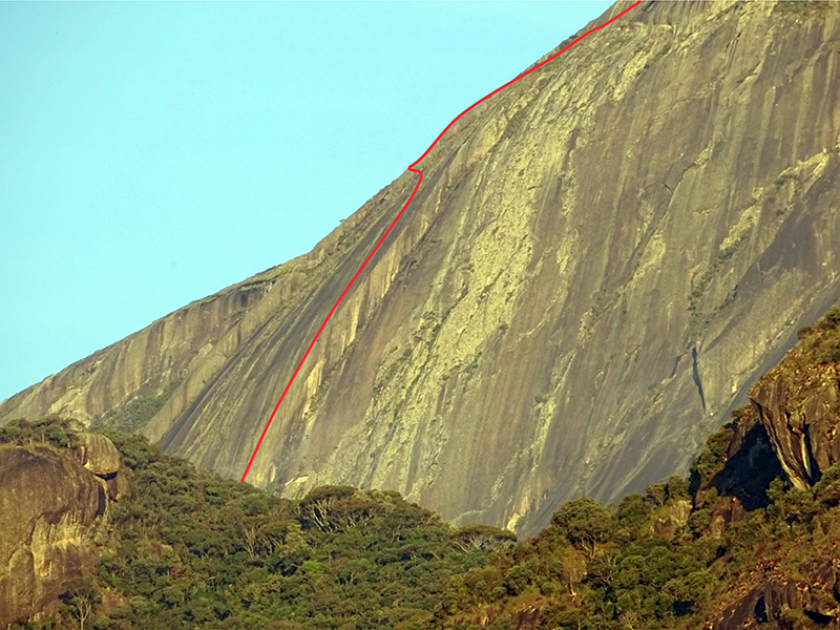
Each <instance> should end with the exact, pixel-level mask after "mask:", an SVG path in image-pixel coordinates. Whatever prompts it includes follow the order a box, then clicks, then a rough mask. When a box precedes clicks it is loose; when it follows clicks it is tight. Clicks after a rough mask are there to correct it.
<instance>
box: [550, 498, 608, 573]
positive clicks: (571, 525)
mask: <svg viewBox="0 0 840 630" xmlns="http://www.w3.org/2000/svg"><path fill="white" fill-rule="evenodd" d="M551 522H552V523H553V524H554V525H556V526H557V527H559V528H560V530H561V531H562V532H563V533H564V534H565V535H566V538H567V539H568V540H569V542H570V543H572V545H574V546H576V547H578V548H579V549H582V550H583V551H585V552H586V554H587V555H588V556H589V558H590V559H592V557H593V556H594V552H595V545H596V544H598V543H602V542H605V541H606V540H608V539H609V535H610V533H611V530H612V525H613V523H612V519H611V518H610V515H609V513H608V512H607V510H605V509H604V508H603V507H602V506H601V505H600V504H599V503H598V502H596V501H593V500H592V499H590V498H589V497H581V498H580V499H575V500H574V501H570V502H569V503H566V504H565V505H564V506H563V507H561V508H560V509H559V510H557V511H556V512H555V513H554V515H553V516H552V517H551Z"/></svg>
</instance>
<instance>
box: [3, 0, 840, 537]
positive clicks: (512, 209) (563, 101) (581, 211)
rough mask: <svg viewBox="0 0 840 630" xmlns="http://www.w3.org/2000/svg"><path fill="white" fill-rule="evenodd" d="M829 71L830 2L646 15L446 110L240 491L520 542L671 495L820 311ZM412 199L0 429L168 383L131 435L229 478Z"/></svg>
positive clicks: (666, 5) (389, 205) (208, 307)
mask: <svg viewBox="0 0 840 630" xmlns="http://www.w3.org/2000/svg"><path fill="white" fill-rule="evenodd" d="M627 6H629V3H627V2H622V3H619V4H617V5H616V6H614V7H613V8H611V9H610V10H609V11H608V13H607V14H606V15H605V16H603V17H602V18H601V19H599V20H598V21H597V22H598V23H602V22H603V21H605V20H606V19H608V18H609V17H612V16H614V15H616V14H617V13H618V12H619V11H620V10H622V9H624V8H626V7H627ZM594 25H595V24H592V25H590V27H591V26H594ZM838 47H840V4H838V3H830V2H825V3H786V4H780V3H775V2H679V3H671V2H656V3H652V2H645V3H643V4H641V5H639V6H638V7H636V8H635V9H633V10H632V11H631V12H629V13H628V14H627V15H625V16H623V17H622V18H620V19H619V20H617V21H616V22H614V23H613V24H611V25H610V26H609V27H607V28H605V29H602V30H600V31H598V32H596V33H595V34H593V35H592V36H590V37H587V38H586V39H584V40H582V41H581V42H579V43H578V44H576V45H575V46H574V47H572V48H571V49H569V50H568V51H567V52H565V53H564V54H562V55H561V56H559V57H558V58H557V59H555V60H553V61H552V62H550V63H548V64H547V65H545V66H543V67H542V68H540V69H538V70H537V71H535V72H533V73H532V74H529V75H528V76H526V77H525V78H523V79H522V80H521V81H519V82H517V83H515V84H513V85H512V86H511V87H509V88H507V89H505V90H503V91H502V92H500V93H499V94H497V95H496V96H494V97H493V98H491V99H489V100H487V101H486V102H484V103H482V104H481V105H480V106H478V107H476V108H475V109H473V110H472V111H470V112H469V113H468V114H467V115H465V116H464V117H463V118H461V119H460V120H459V121H458V122H457V123H455V124H454V125H453V126H452V128H451V129H450V130H449V131H448V132H447V134H446V135H445V136H443V138H442V139H441V141H440V142H439V143H438V144H437V145H436V146H435V147H434V148H433V149H432V150H431V151H430V152H429V154H428V155H427V156H426V158H424V160H423V162H422V163H421V164H420V168H421V169H422V170H423V172H424V178H423V183H422V185H421V187H420V189H419V191H418V193H417V195H416V196H415V198H414V200H413V202H412V204H411V206H409V208H408V209H407V210H406V212H405V215H404V216H403V218H402V219H401V220H400V222H399V223H398V224H397V226H396V227H395V228H394V230H393V232H391V234H390V235H389V237H388V239H387V240H386V241H385V243H384V244H383V245H382V247H381V248H380V249H379V250H378V251H377V253H376V255H375V256H374V257H373V258H372V259H371V262H370V264H369V265H368V266H367V267H366V269H365V270H364V272H362V273H361V275H360V276H359V279H358V281H357V282H356V284H355V285H354V286H353V287H352V288H351V289H350V290H349V291H348V292H347V295H346V297H345V298H344V301H343V302H342V304H341V306H340V307H339V308H338V309H337V310H336V311H335V314H334V315H333V317H332V319H331V320H330V323H329V325H328V326H327V327H326V328H325V329H324V332H323V334H322V335H321V337H320V339H319V340H318V342H317V343H316V344H315V346H314V347H313V349H312V352H311V354H310V355H309V358H308V359H307V362H306V363H305V364H304V365H303V367H302V369H301V371H300V373H299V375H298V378H297V380H296V382H295V383H294V384H293V385H292V386H291V388H290V389H289V391H288V394H287V395H286V397H285V399H284V401H283V404H282V405H281V407H280V408H279V410H278V412H277V415H276V417H275V419H274V421H273V424H272V426H271V428H270V430H269V431H268V433H267V434H266V436H265V439H264V441H263V443H262V448H261V450H260V452H259V454H258V455H257V457H256V459H255V461H254V465H253V467H252V469H251V472H250V474H249V477H248V479H249V481H251V482H252V483H255V484H257V485H261V486H264V485H267V484H269V483H271V484H272V485H273V486H275V487H277V488H279V489H280V491H281V492H282V493H283V494H285V495H286V496H302V495H303V494H305V493H306V492H307V491H308V490H309V489H311V488H313V487H315V486H318V485H324V484H334V485H335V484H341V485H352V486H361V487H377V488H383V489H393V490H398V491H400V492H401V493H402V494H403V495H404V496H406V497H407V498H409V499H410V500H412V501H416V502H419V503H422V504H423V505H425V506H428V507H429V508H432V509H434V510H436V511H438V512H439V513H440V514H441V515H442V516H443V517H444V518H446V519H450V520H453V521H456V522H459V523H469V522H484V523H490V524H495V525H497V526H511V527H513V526H516V527H517V528H518V530H519V531H518V533H520V534H526V535H527V534H530V533H533V532H535V531H537V530H538V529H539V528H540V527H542V526H543V525H545V524H546V523H547V522H548V520H549V518H550V515H551V513H552V512H553V511H554V510H555V509H556V507H557V506H558V505H559V504H560V503H561V502H563V501H564V500H567V499H571V498H574V497H576V496H579V495H581V494H586V495H588V496H592V497H594V498H596V499H599V500H614V499H617V498H619V497H621V496H622V495H624V494H627V493H630V492H641V491H643V490H644V488H645V487H646V486H647V485H648V484H649V483H650V482H652V481H660V480H662V479H664V478H666V477H667V476H668V475H669V474H672V473H684V472H685V471H686V470H687V468H688V465H689V462H690V460H691V458H692V457H693V456H694V455H695V454H696V452H697V451H698V450H699V448H700V446H701V440H702V439H703V436H705V435H706V434H707V433H708V432H709V431H710V430H711V429H712V428H713V427H715V426H719V425H721V424H723V422H724V421H725V420H726V419H727V418H728V416H729V412H730V410H731V409H732V408H734V407H735V406H740V404H742V403H744V402H746V399H747V392H748V390H749V388H750V387H752V385H753V383H754V382H755V381H756V379H757V378H758V377H759V376H760V375H762V374H764V373H765V372H766V371H767V370H768V369H769V368H770V367H771V366H772V365H775V364H776V363H777V362H778V361H779V359H781V357H782V356H783V355H784V353H785V351H786V350H787V349H788V348H790V347H791V346H792V345H793V343H794V342H795V340H796V330H797V328H799V327H800V326H802V325H803V324H805V323H810V322H812V321H813V320H814V319H816V318H817V316H818V315H819V314H821V313H823V312H824V311H825V310H826V308H827V307H828V306H829V305H830V304H831V303H833V302H835V301H836V300H837V299H838V298H840V212H837V208H838V207H840V98H839V97H838V95H840V63H838V57H837V50H838ZM478 96H480V95H477V97H478ZM430 140H431V138H430ZM325 177H326V178H327V179H328V178H329V175H325ZM415 181H416V179H415V176H414V175H413V174H411V173H408V172H406V173H404V174H403V175H401V176H400V177H399V178H397V179H396V180H395V181H394V182H393V183H392V184H391V185H389V186H387V187H386V188H384V189H383V190H381V191H380V192H379V193H377V194H376V195H375V196H374V197H373V198H372V199H371V200H370V201H369V202H367V203H366V204H365V205H364V206H363V207H362V208H361V209H360V210H359V211H358V212H356V213H355V214H353V215H352V216H350V217H349V218H348V219H347V220H346V221H344V222H343V223H342V224H341V225H340V226H339V227H338V228H337V229H336V230H335V231H334V232H333V233H332V234H330V235H329V236H328V237H326V238H325V239H324V240H323V241H322V242H321V243H320V244H319V245H318V246H317V247H316V248H315V249H314V250H313V251H312V252H311V253H309V254H307V255H305V256H301V257H299V258H297V259H295V260H293V261H290V262H288V263H286V264H284V265H281V266H279V267H276V268H274V269H270V270H268V271H266V272H263V273H261V274H259V275H257V276H255V277H254V278H251V279H250V280H247V281H245V282H243V283H240V284H238V285H236V286H234V287H231V288H229V289H226V290H224V291H221V292H220V293H218V294H217V295H214V296H211V297H209V298H206V299H205V300H201V301H199V302H195V303H193V304H190V305H188V306H186V307H184V308H183V309H180V310H179V311H177V312H176V313H173V314H171V315H169V316H167V317H165V318H163V319H161V320H159V321H157V322H155V323H153V324H152V325H150V326H149V327H148V328H146V329H145V330H143V331H140V332H138V333H136V334H135V335H132V336H130V337H127V338H126V339H124V340H122V341H120V342H118V343H116V344H114V345H113V346H111V347H110V348H106V349H105V350H102V351H100V352H98V353H96V354H94V355H93V356H91V357H89V358H88V359H85V360H83V361H80V362H79V363H76V364H74V365H73V366H70V367H69V368H68V369H67V370H65V371H63V372H61V373H59V374H57V375H55V376H53V377H50V378H49V379H47V380H45V381H44V382H43V383H40V384H38V385H36V386H34V387H32V388H29V389H28V390H26V391H24V392H21V393H20V394H18V395H17V396H15V397H13V398H11V399H9V400H8V401H6V402H5V403H4V404H3V405H2V406H0V418H15V417H21V416H23V417H30V418H36V417H40V416H41V415H43V414H45V413H47V412H61V411H64V412H66V413H69V414H72V415H74V416H75V417H79V418H81V419H84V420H89V419H92V418H93V417H95V416H98V415H103V414H105V413H106V412H108V411H109V410H112V409H114V408H116V407H118V406H120V405H124V404H125V403H126V401H128V400H130V399H132V397H135V396H138V395H141V394H148V395H156V394H159V393H161V392H162V391H164V390H165V389H166V387H167V385H168V384H170V383H174V382H180V385H179V387H178V389H177V390H176V391H175V392H174V393H173V394H172V396H171V397H170V398H169V399H168V401H167V402H166V404H165V405H164V406H163V408H162V409H161V410H160V411H159V412H157V414H156V415H155V416H154V418H152V419H151V421H150V422H149V424H148V425H147V426H145V428H144V429H143V432H144V433H145V434H146V435H148V436H149V437H150V438H152V439H154V440H157V441H159V442H160V443H161V444H162V445H163V446H164V447H165V448H166V449H168V450H170V451H173V452H176V453H178V454H181V455H185V456H187V457H188V458H190V459H191V460H192V461H193V462H195V463H196V464H198V465H201V466H205V467H212V468H215V469H216V470H218V471H220V472H222V473H223V474H226V475H229V476H232V477H236V478H238V477H239V476H241V475H242V473H243V471H244V469H245V465H246V464H247V462H248V460H249V458H250V456H251V452H252V450H253V448H254V446H255V445H256V443H257V439H258V438H259V436H260V433H261V432H262V430H263V427H264V425H265V423H266V421H267V419H268V417H269V415H270V413H271V411H272V409H273V408H274V405H275V404H276V402H277V399H278V397H279V395H280V393H281V392H282V391H283V390H284V388H285V386H286V383H287V382H288V380H289V378H290V376H291V375H292V373H293V372H294V370H295V368H296V367H297V363H298V361H299V359H300V357H302V356H303V353H304V351H305V350H306V348H307V346H308V345H309V343H310V341H311V339H312V338H313V336H314V335H315V333H316V331H317V330H318V329H319V327H320V326H321V322H323V321H324V318H325V317H326V315H327V314H328V313H329V311H330V309H331V308H332V306H333V304H334V303H335V301H336V299H337V298H338V296H339V295H340V294H341V293H342V291H343V290H344V288H345V287H346V286H347V283H348V282H349V280H350V279H351V278H352V277H353V276H354V274H355V273H356V271H357V269H358V268H359V265H360V264H361V262H362V261H364V260H365V258H366V257H367V255H368V253H369V252H370V250H371V248H372V247H373V245H374V244H375V243H376V242H377V240H378V239H379V237H380V235H381V234H382V233H383V232H384V230H385V229H386V228H387V226H388V225H389V224H390V223H391V221H392V220H393V217H394V216H395V215H396V213H397V212H398V211H399V209H400V208H401V207H402V204H403V202H404V201H405V200H406V199H407V197H408V195H409V194H410V191H411V190H412V189H413V187H414V183H415ZM795 446H796V444H793V443H791V447H792V448H793V447H795ZM523 523H525V525H524V526H523Z"/></svg>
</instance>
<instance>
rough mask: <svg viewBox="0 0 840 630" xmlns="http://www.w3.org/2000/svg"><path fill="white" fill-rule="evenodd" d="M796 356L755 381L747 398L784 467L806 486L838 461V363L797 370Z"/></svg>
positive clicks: (839, 400)
mask: <svg viewBox="0 0 840 630" xmlns="http://www.w3.org/2000/svg"><path fill="white" fill-rule="evenodd" d="M801 352H802V350H800V349H797V350H795V351H794V355H795V354H796V353H801ZM797 358H798V357H796V356H792V357H790V359H789V360H788V359H786V360H785V361H784V362H782V364H781V365H780V366H779V368H777V369H776V370H774V371H773V372H772V373H771V374H769V375H768V376H767V377H766V378H763V379H762V380H761V381H759V383H758V384H757V385H756V387H755V389H753V391H752V392H751V393H750V397H751V399H752V401H753V404H754V405H755V406H756V409H758V412H759V414H760V418H761V423H762V425H763V426H764V427H765V429H766V430H767V433H768V435H769V436H770V439H771V442H772V444H773V450H774V451H775V452H776V456H777V457H778V458H779V462H780V463H781V465H782V468H783V469H784V471H785V473H787V476H788V477H789V478H790V480H791V482H792V483H793V484H794V485H795V486H796V487H798V488H804V487H806V486H809V485H813V484H814V483H816V482H817V481H818V480H819V478H820V475H821V474H822V472H824V471H825V470H827V469H828V468H829V467H830V466H831V465H832V464H834V463H837V462H838V461H840V433H838V427H840V391H838V384H840V383H839V382H838V373H837V367H836V365H811V366H808V367H804V368H802V369H798V368H799V365H798V363H799V362H798V361H797Z"/></svg>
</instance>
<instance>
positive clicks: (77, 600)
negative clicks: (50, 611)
mask: <svg viewBox="0 0 840 630" xmlns="http://www.w3.org/2000/svg"><path fill="white" fill-rule="evenodd" d="M59 599H61V601H63V602H64V603H65V604H66V605H67V607H68V608H69V609H70V611H71V613H72V615H73V616H74V617H75V618H76V620H77V621H78V622H79V630H85V622H86V621H87V620H88V618H89V617H90V615H91V613H92V612H93V610H94V608H95V607H96V605H97V604H98V603H99V602H100V601H101V598H100V597H99V591H98V590H97V589H96V587H95V586H94V584H93V582H92V581H91V580H90V578H75V579H72V580H70V581H69V582H67V586H66V590H65V591H64V593H62V594H61V596H60V597H59Z"/></svg>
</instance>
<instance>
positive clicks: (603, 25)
mask: <svg viewBox="0 0 840 630" xmlns="http://www.w3.org/2000/svg"><path fill="white" fill-rule="evenodd" d="M641 3H642V0H638V1H637V2H634V3H633V4H631V5H630V6H629V7H627V8H626V9H624V11H622V12H621V13H619V14H618V15H616V16H615V17H613V18H611V19H609V20H607V21H606V22H604V23H603V24H601V25H599V26H596V27H595V28H592V29H590V30H588V31H586V32H585V33H584V34H583V35H581V36H580V37H578V38H576V39H575V40H574V41H572V42H571V43H570V44H568V45H567V46H564V47H563V48H562V49H561V50H559V51H557V52H556V53H554V54H553V55H551V56H550V57H548V58H547V59H546V60H544V61H541V62H540V63H538V64H537V65H535V66H534V67H533V68H530V69H529V70H526V71H525V72H523V73H522V74H520V75H519V76H517V77H516V78H514V79H511V80H510V81H508V82H507V83H505V84H504V85H502V86H501V87H498V88H496V89H495V90H493V91H492V92H490V93H489V94H487V95H486V96H485V97H484V98H481V99H479V100H477V101H476V102H475V103H473V104H472V105H470V106H469V107H467V109H465V110H464V111H462V112H461V113H460V114H458V115H457V116H456V117H455V118H453V119H452V122H450V123H449V124H448V125H446V128H445V129H444V130H443V131H441V132H440V134H438V137H437V138H435V141H434V142H432V144H430V145H429V148H428V149H426V151H425V152H424V153H423V155H421V156H420V157H419V158H417V159H416V160H415V161H414V162H413V163H412V164H411V166H409V167H408V170H409V171H411V172H412V173H417V174H418V175H419V176H420V177H419V178H418V180H417V183H416V184H415V185H414V190H412V191H411V195H409V197H408V200H407V201H406V202H405V203H404V204H403V207H402V209H401V210H400V212H399V214H398V215H397V216H396V217H394V220H393V221H392V222H391V225H389V226H388V229H387V230H385V233H384V234H383V235H382V236H381V237H380V238H379V241H377V243H376V246H375V247H374V248H373V249H372V250H371V252H370V254H368V257H367V258H365V261H364V262H363V263H362V266H361V267H359V270H358V271H357V272H356V275H354V276H353V279H352V280H350V282H349V283H347V286H346V287H344V291H342V292H341V295H340V296H338V299H337V300H336V301H335V304H333V307H332V308H331V309H330V312H329V314H328V315H327V317H326V318H325V319H324V322H323V323H322V324H321V327H320V328H319V329H318V332H317V333H315V336H314V337H313V338H312V341H311V342H309V347H308V348H306V352H304V353H303V358H301V360H300V363H298V366H297V368H295V373H294V374H292V378H290V379H289V382H288V383H287V384H286V389H284V390H283V394H282V395H281V396H280V399H279V400H278V401H277V404H276V405H274V411H272V412H271V416H270V417H269V418H268V422H266V424H265V428H264V429H263V431H262V434H261V435H260V439H259V440H257V446H256V447H255V448H254V452H253V453H252V455H251V459H250V460H248V465H247V466H246V467H245V472H244V473H242V479H241V480H240V481H242V482H244V481H245V477H247V476H248V471H249V470H251V464H253V463H254V458H256V456H257V452H258V451H259V450H260V446H261V445H262V442H263V439H264V438H265V434H266V433H267V432H268V427H270V426H271V423H272V422H273V421H274V416H275V415H277V410H278V409H279V408H280V403H282V402H283V399H284V398H285V397H286V394H287V393H288V391H289V388H290V387H291V386H292V383H293V382H294V380H295V378H297V375H298V372H300V368H301V367H303V363H304V361H306V358H307V357H308V356H309V353H310V352H311V351H312V347H313V346H314V345H315V342H316V341H318V337H320V336H321V333H322V332H323V330H324V328H325V327H326V325H327V322H328V321H330V318H331V317H332V316H333V313H335V310H336V309H337V308H338V305H339V304H340V303H341V300H343V299H344V296H345V295H347V292H348V291H349V290H350V287H351V286H353V283H354V282H356V278H358V277H359V275H360V274H361V273H362V270H364V268H365V267H366V266H367V264H368V263H369V262H370V259H371V258H373V255H374V254H375V253H376V252H377V250H378V249H379V246H380V245H382V243H383V241H384V240H385V239H386V238H387V237H388V235H389V234H390V233H391V230H393V229H394V226H395V225H396V224H397V221H399V220H400V217H401V216H402V215H403V212H405V209H406V208H408V204H410V203H411V200H412V199H414V195H416V194H417V191H418V190H419V189H420V184H421V183H422V182H423V171H421V170H420V169H418V168H415V167H416V166H417V165H418V164H419V163H420V162H421V161H422V160H423V158H425V157H426V156H427V155H428V154H429V151H431V150H432V148H433V147H434V146H435V145H436V144H437V143H438V140H440V139H441V138H442V137H443V134H445V133H446V132H447V131H449V129H450V128H451V127H452V125H454V124H455V123H456V122H458V120H460V118H461V117H462V116H463V115H464V114H466V113H467V112H468V111H470V110H471V109H473V108H475V107H477V106H478V105H481V103H483V102H484V101H486V100H487V99H488V98H490V97H491V96H493V95H495V94H498V93H499V92H501V91H502V90H504V89H505V88H506V87H508V86H509V85H512V84H513V83H516V82H517V81H519V80H520V79H521V78H523V77H526V76H528V75H529V74H531V73H532V72H533V71H534V70H537V69H538V68H541V67H543V66H544V65H545V64H547V63H548V62H549V61H551V60H552V59H554V58H555V57H558V56H559V55H561V54H563V53H564V52H566V51H567V50H569V48H571V47H572V46H574V45H575V44H577V43H578V42H579V41H580V40H582V39H583V38H584V37H587V36H589V35H591V34H592V33H594V32H595V31H598V30H601V29H602V28H604V27H605V26H607V25H609V24H612V23H613V22H615V21H616V20H617V19H618V18H620V17H621V16H623V15H624V14H625V13H627V12H629V11H630V10H631V9H633V8H635V7H637V6H638V5H640V4H641Z"/></svg>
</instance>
